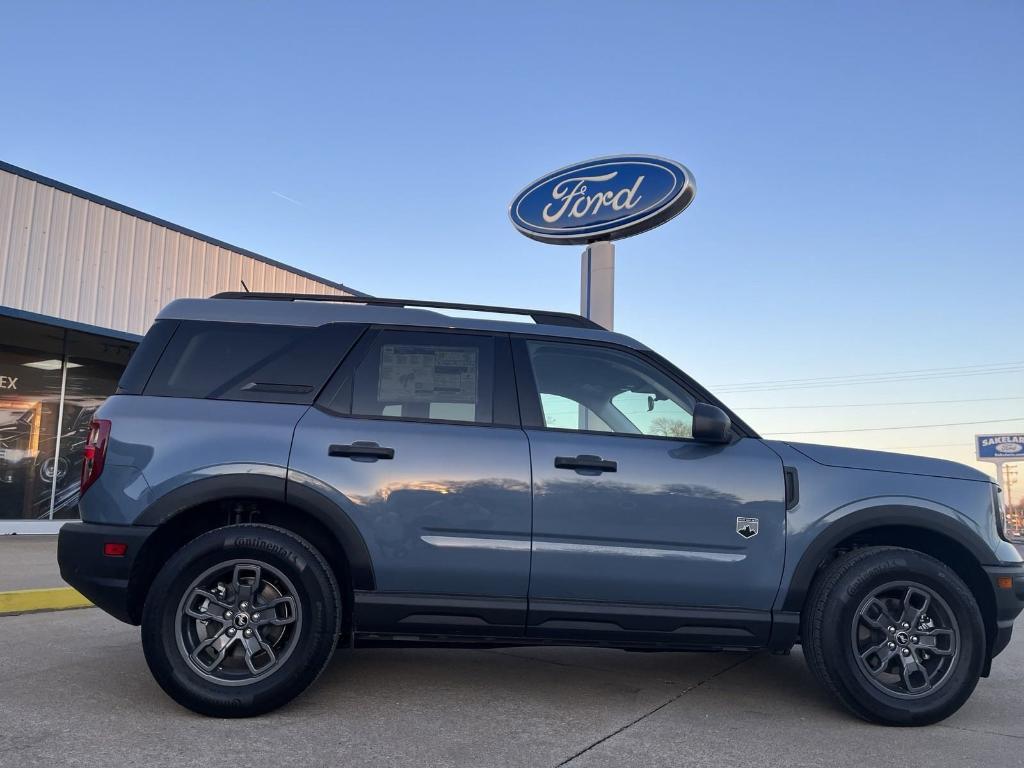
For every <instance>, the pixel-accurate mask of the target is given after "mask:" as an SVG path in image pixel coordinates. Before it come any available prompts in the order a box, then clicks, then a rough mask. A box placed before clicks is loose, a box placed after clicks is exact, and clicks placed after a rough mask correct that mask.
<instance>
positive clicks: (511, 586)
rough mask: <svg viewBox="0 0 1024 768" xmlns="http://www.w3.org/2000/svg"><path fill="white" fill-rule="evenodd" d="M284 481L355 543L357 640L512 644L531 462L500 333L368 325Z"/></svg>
mask: <svg viewBox="0 0 1024 768" xmlns="http://www.w3.org/2000/svg"><path fill="white" fill-rule="evenodd" d="M288 481H289V486H290V487H291V484H293V483H301V484H304V485H306V486H308V487H311V488H315V489H317V490H318V491H319V492H320V493H322V494H324V495H327V496H328V497H329V498H331V499H332V500H333V501H334V502H335V504H337V506H339V507H340V508H341V509H342V510H343V511H344V512H345V513H346V514H347V515H348V516H349V517H350V518H351V520H352V522H353V523H354V524H355V525H356V527H357V528H358V529H359V532H360V534H361V535H362V537H363V539H364V540H365V542H366V545H367V549H368V551H369V554H370V558H371V561H372V566H373V573H374V578H375V582H376V590H375V591H374V592H364V593H359V594H357V595H356V622H357V629H358V630H359V631H361V632H370V633H373V632H381V633H384V632H402V633H410V634H472V635H493V636H508V635H520V634H522V632H523V626H524V623H525V616H526V597H527V589H528V584H529V572H530V525H531V519H530V517H531V503H530V458H529V446H528V443H527V439H526V436H525V434H524V433H523V431H522V429H521V428H520V425H519V419H518V408H517V405H516V394H515V387H514V378H513V374H512V364H511V352H510V345H509V339H508V337H507V336H506V335H500V334H499V335H493V334H486V333H468V332H465V331H459V332H448V331H445V330H423V329H400V328H386V327H385V328H373V329H370V330H369V331H368V332H367V334H366V335H365V336H364V337H363V338H362V339H361V340H360V342H359V343H358V344H357V346H356V347H355V349H353V351H352V353H351V354H350V355H349V357H348V359H346V361H345V363H344V365H343V366H342V368H341V369H340V370H339V372H338V373H337V374H336V376H335V377H334V379H333V380H332V382H331V383H330V384H329V385H328V387H327V388H326V390H325V392H324V394H323V396H322V397H321V398H320V400H319V401H318V403H317V405H316V407H314V408H311V409H310V410H309V412H308V413H307V414H306V415H305V416H304V417H303V418H302V420H301V421H300V422H299V424H298V427H297V428H296V432H295V438H294V441H293V447H292V455H291V461H290V464H289V476H288Z"/></svg>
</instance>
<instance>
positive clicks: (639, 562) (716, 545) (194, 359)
mask: <svg viewBox="0 0 1024 768" xmlns="http://www.w3.org/2000/svg"><path fill="white" fill-rule="evenodd" d="M460 309H461V310H466V309H470V310H478V312H477V313H476V315H477V316H479V314H480V312H479V310H488V311H490V312H492V313H503V314H504V315H508V314H510V313H511V314H513V315H521V316H522V317H520V318H519V319H518V321H514V322H513V321H509V320H508V319H502V320H496V319H493V317H494V315H493V314H492V315H491V317H492V319H476V318H475V317H467V316H466V314H467V313H465V312H463V313H462V316H458V315H459V313H458V312H452V311H451V310H460ZM529 319H532V321H533V322H529V321H528V320H529ZM82 489H83V491H84V494H83V496H82V499H81V505H80V508H81V517H82V522H81V523H74V524H69V525H66V526H64V528H63V529H62V530H61V534H60V545H59V560H60V567H61V573H62V574H63V577H64V578H65V579H66V580H67V581H68V582H69V583H70V584H72V585H73V586H75V587H76V588H77V589H79V590H80V591H81V592H82V593H83V594H84V595H86V596H87V597H88V598H89V599H91V600H92V601H93V602H94V603H95V604H96V605H98V606H99V607H100V608H102V609H104V610H105V611H107V612H108V613H110V614H111V615H113V616H115V617H116V618H118V619H120V620H122V621H126V622H129V623H132V624H141V625H142V643H143V648H144V651H145V656H146V659H147V662H148V664H149V667H150V669H151V670H152V672H153V675H154V676H155V678H156V680H157V682H158V683H159V684H160V685H161V686H162V687H163V689H164V690H165V691H166V692H167V693H168V694H169V695H170V696H172V697H173V698H174V699H175V700H176V701H178V702H180V703H181V704H183V705H184V706H186V707H188V708H190V709H193V710H195V711H197V712H201V713H204V714H208V715H216V716H228V717H232V716H236V717H237V716H248V715H256V714H259V713H263V712H267V711H269V710H272V709H274V708H275V707H278V706H280V705H282V704H284V703H285V702H287V701H289V700H290V699H292V698H293V697H294V696H296V695H297V694H299V693H300V692H302V691H303V690H304V689H305V688H307V687H308V686H309V685H310V684H311V683H312V682H313V681H314V680H315V679H316V677H317V676H318V675H319V674H320V673H321V672H322V671H323V669H324V667H325V666H326V665H327V663H328V661H329V660H330V658H331V655H332V653H333V652H334V649H335V647H336V646H339V645H340V646H342V647H351V646H359V645H369V644H378V645H379V644H393V645H394V644H405V645H412V644H419V645H430V644H435V645H436V644H448V645H463V646H473V647H497V646H509V645H515V644H520V645H523V644H528V645H538V644H577V645H578V644H586V645H599V646H606V647H612V648H623V649H633V650H648V651H649V650H666V651H680V650H743V651H750V650H754V649H769V650H772V651H776V652H787V651H788V650H789V649H790V648H791V647H793V646H794V645H795V644H796V643H800V644H801V645H802V647H803V653H804V656H805V657H806V659H807V662H808V664H809V665H810V668H811V670H812V671H813V673H814V675H815V676H816V677H817V679H818V680H819V681H820V683H821V684H822V685H823V686H824V687H825V688H827V689H828V690H829V691H831V692H832V693H833V694H834V695H835V697H836V698H837V699H838V700H839V701H840V702H841V703H842V704H843V705H844V706H845V707H846V708H848V709H849V710H850V711H851V712H853V713H854V714H856V715H858V716H860V717H862V718H865V719H867V720H871V721H874V722H879V723H890V724H901V725H920V724H925V723H932V722H935V721H937V720H940V719H942V718H944V717H946V716H948V715H949V714H951V713H952V712H954V711H955V710H956V709H957V708H959V707H960V706H961V705H962V704H963V703H964V701H965V700H966V699H967V698H968V697H969V696H970V695H971V692H972V691H973V689H974V687H975V685H976V684H977V681H978V678H979V677H980V676H985V675H987V674H988V672H989V668H990V665H991V663H992V659H993V657H995V656H996V655H997V654H998V653H999V652H1000V651H1002V650H1003V648H1005V647H1006V644H1007V643H1008V642H1009V640H1010V633H1011V629H1012V625H1013V620H1014V618H1015V617H1016V616H1017V614H1018V613H1019V612H1020V610H1021V607H1022V602H1021V601H1022V600H1024V566H1022V562H1021V557H1020V555H1019V554H1018V552H1017V549H1016V548H1015V547H1014V546H1013V544H1012V543H1010V542H1009V541H1008V540H1007V538H1006V533H1005V531H1004V520H1003V514H1004V509H1003V504H1002V502H1001V500H1000V493H999V490H998V488H997V487H996V486H995V485H994V484H993V483H992V482H991V481H990V480H989V478H988V477H987V476H986V475H984V474H982V473H981V472H978V471H976V470H974V469H971V468H968V467H965V466H961V465H959V464H955V463H951V462H947V461H940V460H935V459H926V458H919V457H914V456H905V455H896V454H886V453H879V452H875V451H864V450H852V449H846V448H830V447H825V446H818V445H802V444H797V443H789V442H783V441H777V440H763V439H761V438H760V437H758V435H757V434H756V433H755V432H754V430H753V429H751V428H750V427H749V426H748V425H746V424H744V423H743V421H742V420H740V419H739V418H737V417H736V416H735V415H733V414H732V413H730V412H729V410H728V408H727V407H726V406H725V405H723V404H722V403H721V402H719V401H718V400H717V399H716V398H715V397H714V396H713V395H712V394H711V393H710V392H708V391H707V390H705V389H704V388H703V387H701V386H700V385H699V384H697V383H696V382H694V381H693V380H692V379H690V378H689V377H688V376H686V375H685V374H684V373H682V372H681V371H679V370H678V369H676V368H675V367H674V366H673V365H672V364H670V363H669V362H668V361H667V360H665V359H664V358H662V357H660V356H659V355H657V354H655V353H654V352H652V351H651V350H649V349H647V348H646V347H645V346H644V345H643V344H640V343H639V342H637V341H634V340H633V339H630V338H628V337H626V336H622V335H619V334H616V333H612V332H609V331H606V330H603V329H601V328H600V327H599V326H597V325H595V324H593V323H591V322H590V321H588V320H585V319H584V318H581V317H578V316H575V315H567V314H560V313H552V312H536V311H532V310H512V309H508V308H494V307H490V308H487V307H478V306H471V305H452V304H444V303H433V304H431V303H429V302H413V301H399V300H388V299H369V298H351V297H324V296H299V295H288V294H255V293H250V294H220V295H218V296H215V297H213V298H212V299H184V300H178V301H174V302H172V303H171V304H170V305H168V306H167V307H166V308H165V309H164V310H163V311H162V312H161V313H160V315H159V317H158V319H157V320H156V322H155V324H154V325H153V327H152V328H151V330H150V331H149V333H148V334H147V335H146V337H145V340H144V341H143V342H142V344H141V345H140V347H139V348H138V350H137V351H136V353H135V355H134V357H133V358H132V360H131V362H130V364H129V365H128V367H127V369H126V370H125V372H124V375H123V377H122V379H121V381H120V385H119V388H118V390H117V393H116V394H115V395H114V396H113V397H111V398H110V399H109V400H107V401H106V402H105V403H104V404H103V406H102V407H101V408H100V409H99V411H98V412H97V413H96V415H95V420H94V421H93V422H92V427H91V432H90V436H89V441H88V444H87V447H86V454H85V462H84V466H83V469H82Z"/></svg>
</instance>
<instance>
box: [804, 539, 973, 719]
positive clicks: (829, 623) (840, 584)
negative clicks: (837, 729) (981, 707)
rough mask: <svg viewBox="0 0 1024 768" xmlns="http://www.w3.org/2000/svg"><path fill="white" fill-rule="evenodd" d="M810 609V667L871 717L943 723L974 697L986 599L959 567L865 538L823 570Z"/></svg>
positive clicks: (806, 639) (849, 704)
mask: <svg viewBox="0 0 1024 768" xmlns="http://www.w3.org/2000/svg"><path fill="white" fill-rule="evenodd" d="M897 613H899V615H896V614H897ZM801 618H802V622H801V642H802V644H803V650H804V656H805V658H806V659H807V664H808V666H810V668H811V672H812V673H813V674H814V676H815V677H816V678H817V679H818V681H819V682H820V683H821V684H822V685H823V686H824V687H825V688H826V689H827V690H829V691H830V692H831V693H832V694H833V695H834V696H835V697H836V698H837V699H839V701H840V702H841V703H842V704H843V706H845V707H846V708H847V709H848V710H849V711H850V712H852V713H853V714H855V715H857V716H858V717H860V718H862V719H864V720H867V721H869V722H873V723H879V724H884V725H899V726H916V725H929V724H931V723H936V722H938V721H940V720H943V719H945V718H947V717H949V716H950V715H951V714H953V713H954V712H956V711H957V710H958V709H959V708H960V707H961V706H962V705H963V703H964V702H965V701H967V699H968V698H969V697H970V695H971V693H972V692H973V691H974V687H975V686H976V685H977V683H978V678H979V677H980V676H981V671H982V667H983V665H984V661H985V628H984V624H983V622H982V617H981V611H980V610H979V608H978V604H977V601H976V600H975V598H974V595H973V594H972V593H971V591H970V590H969V589H968V588H967V586H966V585H965V584H964V583H963V581H962V580H961V579H960V577H959V576H957V575H956V573H955V572H954V571H953V570H952V569H951V568H949V567H948V566H946V565H945V564H943V563H942V562H940V561H938V560H936V559H935V558H933V557H930V556H928V555H925V554H923V553H921V552H916V551H914V550H910V549H901V548H897V547H866V548H864V549H857V550H854V551H852V552H849V553H847V554H844V555H842V556H841V557H839V558H837V559H836V560H835V561H833V562H832V563H831V564H829V565H828V566H827V567H826V568H825V570H824V571H822V573H820V574H819V576H818V578H817V579H816V581H815V583H814V585H813V587H812V588H811V592H810V594H809V595H808V598H807V603H806V605H805V607H804V611H803V615H802V617H801ZM904 622H906V623H907V624H908V625H909V626H907V627H904V626H903V624H904Z"/></svg>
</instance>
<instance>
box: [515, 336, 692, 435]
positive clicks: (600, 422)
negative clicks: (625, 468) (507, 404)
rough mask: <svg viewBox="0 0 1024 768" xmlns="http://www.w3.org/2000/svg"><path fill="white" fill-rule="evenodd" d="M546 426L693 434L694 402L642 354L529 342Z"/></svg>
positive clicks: (621, 432)
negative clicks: (644, 358)
mask: <svg viewBox="0 0 1024 768" xmlns="http://www.w3.org/2000/svg"><path fill="white" fill-rule="evenodd" d="M526 346H527V350H528V351H529V356H530V364H531V366H532V368H533V376H534V381H535V383H536V386H537V393H538V395H539V396H540V405H541V411H542V413H543V416H544V425H545V426H546V427H548V428H552V429H575V430H586V431H591V432H594V431H596V432H606V431H608V432H615V433H618V434H624V435H650V436H655V437H679V438H687V437H690V436H691V435H692V434H693V408H694V405H695V403H694V400H693V398H692V397H691V396H690V395H689V394H687V393H686V392H685V391H684V390H683V389H682V388H681V387H679V386H678V385H677V384H676V383H675V382H674V381H672V380H671V379H670V378H669V377H668V376H666V375H665V374H663V373H662V372H661V371H659V370H658V369H657V368H655V367H654V366H653V365H651V364H650V363H648V362H647V361H646V360H643V359H642V358H640V357H638V356H636V355H632V354H629V353H627V352H621V351H619V350H615V349H609V348H607V347H597V346H590V345H587V344H567V343H561V342H548V341H528V342H526Z"/></svg>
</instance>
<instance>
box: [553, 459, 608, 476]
mask: <svg viewBox="0 0 1024 768" xmlns="http://www.w3.org/2000/svg"><path fill="white" fill-rule="evenodd" d="M555 469H572V470H575V471H576V472H577V474H580V475H599V474H601V473H602V472H617V471H618V469H619V464H618V462H615V461H608V460H606V459H602V458H601V457H600V456H589V455H583V456H555Z"/></svg>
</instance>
